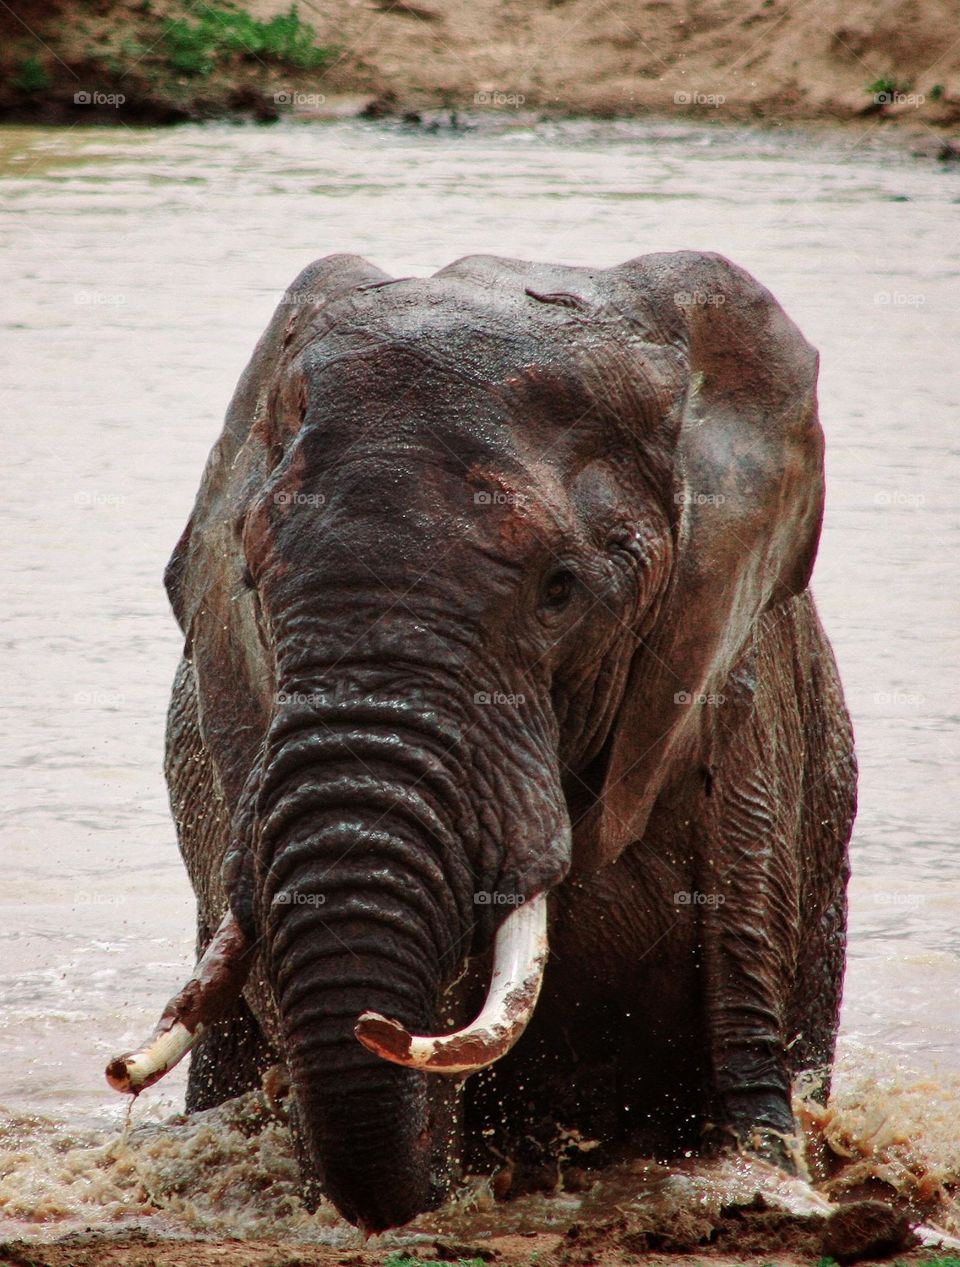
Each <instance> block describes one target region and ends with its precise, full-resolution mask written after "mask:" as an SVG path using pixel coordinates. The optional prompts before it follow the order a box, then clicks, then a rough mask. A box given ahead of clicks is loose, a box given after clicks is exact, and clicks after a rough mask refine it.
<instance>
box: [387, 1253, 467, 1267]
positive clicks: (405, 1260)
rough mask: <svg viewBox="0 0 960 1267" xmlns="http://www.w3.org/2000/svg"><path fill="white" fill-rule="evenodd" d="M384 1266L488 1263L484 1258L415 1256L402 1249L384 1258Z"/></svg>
mask: <svg viewBox="0 0 960 1267" xmlns="http://www.w3.org/2000/svg"><path fill="white" fill-rule="evenodd" d="M383 1267H487V1264H486V1263H485V1262H484V1261H483V1259H482V1258H458V1259H457V1260H456V1261H455V1262H452V1261H451V1260H450V1259H449V1258H430V1259H422V1258H415V1257H411V1256H410V1255H409V1254H408V1253H407V1251H406V1250H403V1249H401V1250H398V1251H397V1252H396V1253H393V1254H390V1255H388V1257H386V1258H385V1259H384V1260H383Z"/></svg>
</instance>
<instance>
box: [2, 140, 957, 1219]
mask: <svg viewBox="0 0 960 1267" xmlns="http://www.w3.org/2000/svg"><path fill="white" fill-rule="evenodd" d="M0 213H2V215H0V246H2V256H0V261H2V262H0V269H2V272H3V284H2V290H0V293H2V296H3V299H2V316H0V321H2V325H3V333H4V347H5V349H6V351H7V353H8V356H7V358H6V360H7V363H6V368H5V371H4V377H3V384H2V395H0V404H2V409H3V418H4V422H3V432H2V434H3V446H4V456H3V461H4V466H5V474H4V480H3V488H4V497H3V499H2V502H0V517H2V519H3V520H4V523H3V528H4V539H5V541H6V542H7V543H8V549H7V550H6V552H5V554H6V557H5V563H4V567H5V570H6V577H5V582H4V586H5V588H4V593H5V606H4V617H5V619H4V622H3V640H4V646H3V656H2V661H0V673H2V675H3V697H4V703H5V710H6V712H5V718H4V725H3V728H2V736H0V744H2V762H3V766H4V775H5V776H6V777H5V793H4V803H5V809H6V815H5V820H4V823H3V839H4V844H3V851H4V852H3V859H4V861H3V871H2V874H3V877H4V881H5V883H4V884H3V885H2V886H0V1105H2V1106H3V1113H2V1115H0V1175H2V1176H3V1178H0V1213H4V1212H5V1213H6V1214H7V1215H8V1216H9V1217H10V1218H12V1219H13V1220H15V1221H16V1222H20V1221H21V1220H27V1221H31V1220H32V1222H31V1226H32V1227H33V1229H34V1231H35V1232H38V1231H42V1232H44V1234H47V1235H49V1234H53V1233H54V1232H59V1231H62V1230H64V1228H66V1227H69V1226H73V1225H75V1223H76V1221H77V1220H82V1222H83V1223H84V1224H88V1223H90V1222H91V1221H97V1220H107V1221H116V1220H118V1219H119V1220H121V1221H124V1220H128V1219H132V1218H145V1219H149V1220H156V1219H157V1218H162V1219H163V1220H165V1221H166V1224H167V1225H168V1226H169V1227H170V1229H171V1230H180V1231H184V1232H190V1231H196V1230H203V1229H206V1230H219V1231H230V1230H233V1231H234V1232H235V1233H237V1234H256V1231H257V1230H258V1228H259V1227H260V1225H261V1224H260V1222H259V1221H262V1220H267V1221H269V1220H270V1219H271V1218H272V1219H274V1220H276V1218H278V1217H279V1218H281V1219H286V1220H288V1221H289V1227H290V1230H291V1231H292V1232H295V1233H297V1234H299V1232H303V1234H304V1235H306V1234H308V1233H309V1234H311V1235H312V1234H314V1233H316V1231H317V1228H318V1227H320V1226H327V1225H328V1224H330V1218H329V1215H324V1214H323V1213H322V1212H321V1215H320V1216H318V1218H319V1220H320V1221H319V1223H318V1222H317V1221H310V1220H308V1219H307V1218H306V1216H305V1215H304V1214H303V1212H302V1210H300V1209H299V1207H298V1206H297V1203H296V1201H295V1199H294V1196H293V1187H292V1183H293V1180H292V1169H291V1163H290V1158H289V1152H288V1149H287V1145H286V1142H285V1132H284V1128H283V1127H282V1125H279V1124H277V1123H273V1122H272V1121H271V1122H269V1123H268V1125H267V1127H266V1129H265V1130H264V1131H262V1132H260V1133H259V1134H257V1135H256V1136H255V1138H254V1140H253V1141H251V1139H249V1138H248V1135H249V1130H240V1129H239V1128H237V1127H235V1126H234V1125H231V1124H230V1123H229V1122H228V1121H225V1120H223V1119H221V1118H220V1117H214V1119H213V1120H212V1121H210V1122H205V1123H202V1124H194V1123H188V1124H181V1125H179V1126H176V1125H167V1126H163V1127H160V1126H158V1125H157V1124H158V1123H160V1122H161V1121H162V1120H163V1119H164V1118H165V1117H167V1116H168V1115H169V1114H170V1113H171V1112H173V1111H175V1110H176V1109H177V1108H178V1107H179V1103H180V1096H181V1095H182V1085H183V1076H182V1072H180V1071H178V1072H177V1073H176V1074H174V1075H172V1076H171V1078H170V1079H169V1080H168V1081H167V1082H165V1083H164V1084H163V1086H162V1088H158V1089H156V1090H155V1091H153V1092H151V1093H149V1094H148V1095H146V1096H144V1097H143V1099H142V1101H141V1103H140V1104H138V1105H137V1107H136V1110H135V1113H134V1121H135V1123H136V1126H135V1128H134V1130H133V1132H132V1133H131V1135H130V1138H129V1140H128V1141H126V1142H121V1140H120V1138H119V1132H120V1129H121V1126H122V1123H123V1117H124V1106H123V1105H122V1104H121V1103H120V1101H119V1100H118V1099H117V1098H116V1097H114V1096H113V1095H112V1093H110V1092H109V1091H108V1089H107V1087H106V1085H105V1083H104V1081H103V1078H102V1068H103V1065H104V1063H105V1061H106V1059H107V1057H108V1056H109V1055H110V1054H112V1053H113V1052H114V1051H116V1050H117V1049H118V1048H122V1047H123V1046H124V1045H125V1044H129V1043H131V1042H133V1041H134V1040H135V1039H137V1038H139V1037H140V1036H142V1034H143V1033H144V1032H145V1031H146V1030H147V1029H148V1028H149V1027H150V1025H151V1024H152V1022H153V1020H154V1019H155V1016H156V1011H157V1007H158V1005H160V1004H162V1002H163V1001H164V1000H165V999H166V998H167V997H168V996H169V994H170V993H171V988H172V987H173V986H174V985H175V984H176V983H178V982H179V981H180V980H181V979H182V977H183V975H184V972H185V970H186V969H188V967H189V966H190V964H191V962H192V941H193V933H192V899H191V895H190V892H189V888H188V885H187V883H186V879H185V877H184V874H183V872H182V870H181V867H180V865H179V862H178V859H177V854H176V849H175V845H174V837H173V829H172V826H171V823H170V820H169V817H168V812H167V807H166V802H165V792H164V787H163V782H162V777H161V773H160V761H161V740H162V728H163V713H164V708H165V700H166V694H167V690H168V685H169V681H170V678H171V675H172V672H173V668H174V664H175V662H176V659H177V656H178V650H179V646H178V638H177V635H176V631H175V628H174V624H173V621H172V618H171V617H170V616H169V614H168V611H167V608H166V604H165V599H164V596H163V592H162V589H161V585H160V574H161V571H162V567H163V564H164V562H165V560H166V558H167V556H168V554H169V551H170V549H171V547H172V545H173V543H174V541H175V540H176V537H177V535H178V534H179V532H180V529H181V527H182V526H183V523H184V522H185V520H186V517H187V514H188V511H189V508H190V504H191V501H192V497H193V493H194V490H195V487H196V484H197V481H198V478H199V474H200V470H201V466H202V463H203V460H204V458H205V456H206V453H207V451H208V449H209V447H210V444H211V443H212V441H213V439H214V438H215V436H216V434H217V431H218V429H219V424H220V419H221V416H222V412H223V409H224V406H225V404H226V401H227V398H228V396H229V394H230V392H231V390H232V388H233V385H234V383H235V381H236V378H237V376H238V374H239V372H240V370H241V369H242V367H243V364H244V362H245V360H246V358H247V356H248V354H249V352H250V350H251V348H252V346H253V343H254V341H255V339H256V338H257V336H258V335H259V333H260V331H261V330H262V328H263V326H264V325H265V323H266V321H267V319H268V317H269V315H270V312H271V311H272V309H273V307H274V305H275V303H276V301H277V299H278V297H279V294H280V292H281V291H282V289H283V287H284V286H285V284H286V283H287V282H288V281H289V280H290V279H291V278H292V277H293V276H294V275H295V274H296V273H297V272H298V270H299V269H300V268H301V267H302V266H303V265H304V264H305V263H306V262H308V261H309V260H311V259H313V258H314V257H316V256H317V255H321V254H325V253H328V252H332V251H357V252H360V253H361V254H365V255H368V256H369V257H370V258H371V259H372V260H374V261H375V262H376V263H377V264H379V265H381V266H382V267H384V268H386V269H390V270H396V271H398V272H403V273H405V274H409V273H421V272H427V271H430V270H432V269H434V268H437V267H439V266H441V265H442V264H444V263H446V262H448V261H450V260H451V259H453V258H455V257H457V256H458V255H461V254H465V253H468V252H473V251H494V252H499V253H502V254H513V255H518V256H531V257H536V258H543V259H559V260H565V261H569V262H574V263H593V264H601V265H606V264H612V263H615V262H618V261H621V260H623V259H626V258H629V257H630V256H631V255H635V254H638V253H641V252H644V251H650V250H667V249H674V248H681V247H693V248H703V249H712V250H719V251H721V252H723V253H725V254H727V255H730V256H731V257H733V258H734V259H736V260H737V261H738V262H740V263H741V264H744V265H745V266H746V267H747V268H748V269H750V270H751V271H753V272H755V273H756V274H757V275H758V276H759V277H760V278H762V279H763V280H764V281H765V282H766V283H767V284H768V285H769V286H770V287H771V288H772V289H773V290H774V292H775V293H776V294H777V295H778V297H779V298H780V299H781V300H782V302H783V303H784V304H785V305H786V307H787V309H788V310H789V311H790V312H791V314H792V315H793V316H794V317H795V318H796V319H797V320H798V322H799V324H800V325H801V326H802V328H803V329H804V331H805V332H806V333H807V335H808V337H809V338H810V339H811V340H812V341H813V342H814V343H815V344H817V345H818V346H819V347H820V349H821V352H822V356H823V364H822V379H821V382H822V413H823V418H824V422H825V426H826V431H827V435H828V475H829V501H828V510H827V519H826V525H825V530H824V538H823V545H822V548H821V553H820V560H819V564H818V568H817V572H816V577H815V591H816V594H817V597H818V600H819V603H820V607H821V610H822V613H823V615H824V618H825V621H826V624H827V626H828V629H829V631H830V633H831V635H832V638H833V641H834V645H835V647H836V649H837V653H838V657H839V660H840V664H841V670H842V672H843V675H844V678H845V681H846V684H847V689H848V695H849V700H850V704H851V707H852V711H853V714H854V718H855V721H856V725H857V732H858V740H859V749H860V760H861V765H862V784H861V797H862V808H861V812H860V819H859V823H858V827H857V834H856V840H855V844H854V880H853V885H852V930H851V940H850V966H849V973H848V984H847V992H846V1000H845V1005H844V1016H843V1042H842V1057H841V1063H840V1073H839V1077H838V1099H837V1103H836V1115H837V1116H836V1120H835V1121H834V1122H833V1125H832V1127H830V1128H829V1129H832V1130H833V1131H834V1135H835V1136H836V1139H837V1140H840V1139H841V1136H842V1138H843V1139H846V1140H847V1144H846V1145H844V1147H846V1149H847V1151H848V1152H849V1151H851V1146H850V1143H849V1141H850V1139H851V1138H854V1137H855V1138H856V1139H859V1140H866V1141H867V1143H866V1144H865V1145H864V1147H865V1148H866V1150H867V1152H868V1153H869V1151H870V1148H871V1147H873V1148H874V1149H875V1150H879V1153H878V1156H879V1155H880V1153H882V1160H883V1164H884V1165H887V1166H888V1167H889V1166H893V1169H892V1170H890V1171H889V1174H890V1175H892V1176H894V1177H895V1178H896V1177H897V1176H899V1179H898V1182H899V1181H900V1180H903V1175H904V1174H914V1173H916V1174H919V1173H927V1174H928V1173H935V1174H937V1175H939V1176H940V1177H949V1175H951V1174H955V1173H960V1147H958V1145H957V1144H956V1143H955V1142H954V1141H955V1137H957V1136H960V1109H957V1108H955V1105H956V1103H957V1100H956V1098H955V1097H956V1090H957V1077H958V1074H960V1008H958V1006H957V1000H958V993H960V990H958V983H960V934H958V931H957V930H958V928H960V876H958V874H957V871H956V867H955V834H956V830H955V829H956V821H957V820H956V813H955V772H956V763H957V755H958V744H957V715H958V712H960V709H958V701H957V685H956V677H955V675H952V674H951V672H950V669H951V665H952V664H953V663H955V660H956V651H957V646H956V637H957V635H956V630H957V628H958V623H960V622H958V619H957V617H958V612H957V606H956V598H955V590H956V571H955V559H956V556H957V553H958V549H960V504H958V499H957V488H958V487H960V469H958V468H960V460H958V446H957V439H956V435H957V429H956V424H957V419H958V414H960V361H958V357H957V347H958V346H960V305H958V303H957V295H958V275H960V237H958V235H957V233H956V224H957V217H958V215H960V176H958V174H957V173H955V172H950V171H945V170H940V169H938V168H937V167H936V166H935V165H934V164H933V163H931V162H930V161H923V162H921V161H918V160H916V159H913V158H911V157H909V155H906V154H890V153H887V154H884V153H882V151H881V150H880V149H879V148H876V147H873V146H871V145H870V144H869V143H868V144H862V143H861V144H856V143H855V142H854V140H853V139H852V138H851V139H847V140H843V139H841V140H836V139H829V138H826V139H817V140H809V139H804V138H802V137H798V136H789V135H787V136H771V135H761V134H758V133H753V132H750V131H747V130H731V129H725V128H720V127H717V128H710V129H679V128H671V129H667V128H664V127H651V126H640V125H629V126H628V125H613V124H610V125H593V124H589V125H588V124H566V125H562V126H560V125H540V126H538V127H535V128H532V127H526V126H523V125H520V124H518V125H514V126H500V127H496V126H490V125H489V124H488V125H487V126H485V127H479V128H477V129H475V130H471V131H466V132H461V133H454V132H450V131H449V130H446V131H444V130H441V131H438V132H436V133H433V134H424V133H422V132H415V131H403V130H394V129H388V128H383V127H377V126H373V125H362V124H357V123H342V124H328V125H312V126H309V125H306V126H297V125H289V126H285V127H277V128H273V129H269V130H265V129H253V128H228V127H211V128H207V129H196V128H184V129H180V130H177V131H162V132H161V131H151V130H145V131H137V132H134V131H131V130H130V129H127V128H124V127H118V128H117V129H116V130H112V131H107V130H104V131H93V130H84V129H81V128H72V129H63V130H52V131H34V130H29V129H7V130H2V131H0ZM251 1111H252V1112H253V1110H251ZM254 1116H256V1113H254ZM151 1124H152V1125H151ZM822 1126H823V1124H821V1127H822ZM828 1126H829V1124H828ZM818 1129H820V1128H818ZM844 1131H846V1132H847V1133H846V1134H845V1135H844V1134H843V1132H844ZM837 1132H840V1134H837ZM884 1150H886V1151H884ZM862 1151H863V1150H862V1148H860V1147H859V1146H857V1147H853V1148H852V1152H853V1154H854V1157H853V1159H848V1160H849V1162H850V1164H851V1165H854V1164H857V1165H859V1164H861V1163H860V1162H858V1161H857V1160H856V1158H857V1157H858V1156H860V1154H861V1153H862ZM891 1159H892V1160H891ZM874 1162H876V1164H878V1165H879V1164H880V1163H879V1161H877V1158H876V1157H875V1158H874V1160H873V1161H871V1162H870V1163H869V1164H871V1165H873V1164H874ZM208 1163H209V1164H208ZM898 1166H899V1167H900V1169H899V1170H898V1169H897V1167H898ZM245 1175H246V1176H247V1178H248V1179H249V1182H247V1183H245V1182H244V1176H245ZM903 1182H905V1183H906V1182H907V1180H903ZM185 1193H186V1194H187V1195H184V1194H185ZM580 1199H581V1198H579V1197H569V1196H564V1197H558V1198H555V1199H554V1200H556V1201H560V1202H562V1201H568V1202H569V1201H573V1202H576V1201H578V1200H580ZM477 1200H478V1201H480V1204H481V1205H482V1203H483V1199H482V1194H481V1196H480V1197H478V1198H477ZM531 1200H534V1199H531ZM537 1200H540V1199H537ZM188 1206H189V1207H190V1208H189V1209H187V1207H188ZM551 1208H552V1209H553V1214H550V1212H549V1211H548V1210H546V1209H545V1208H541V1207H537V1210H532V1209H527V1215H528V1216H529V1217H530V1218H534V1219H536V1218H540V1219H546V1220H548V1221H549V1218H552V1217H554V1215H556V1213H557V1210H558V1209H559V1207H551ZM157 1210H160V1211H162V1214H161V1215H157V1214H156V1213H153V1212H154V1211H157ZM271 1211H272V1213H271ZM537 1211H539V1212H537ZM491 1217H492V1216H491ZM497 1217H498V1218H499V1217H500V1216H499V1215H498V1216H497ZM272 1226H274V1227H275V1226H276V1224H275V1223H274V1224H273V1225H272ZM298 1229H299V1232H298ZM334 1233H337V1229H336V1227H335V1226H334V1225H331V1227H330V1234H331V1235H332V1234H334ZM337 1234H339V1233H337Z"/></svg>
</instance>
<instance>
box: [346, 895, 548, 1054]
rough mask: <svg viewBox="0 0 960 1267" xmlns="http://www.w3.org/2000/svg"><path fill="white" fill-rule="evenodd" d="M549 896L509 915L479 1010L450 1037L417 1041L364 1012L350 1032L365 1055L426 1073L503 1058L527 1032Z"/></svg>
mask: <svg viewBox="0 0 960 1267" xmlns="http://www.w3.org/2000/svg"><path fill="white" fill-rule="evenodd" d="M548 951H549V947H548V944H547V898H546V894H544V893H541V894H538V896H537V897H535V898H533V899H532V901H530V902H527V903H524V905H523V906H520V907H518V908H517V910H515V911H513V912H512V913H511V914H510V915H509V916H508V917H507V919H505V920H504V922H503V924H502V925H501V926H500V930H499V932H498V933H497V936H496V940H495V942H494V951H493V975H492V976H491V979H490V988H489V990H488V991H487V998H486V1002H485V1003H484V1005H483V1010H482V1011H481V1012H480V1015H479V1016H478V1017H477V1019H476V1020H475V1021H473V1022H472V1024H470V1025H467V1026H466V1027H465V1028H464V1029H459V1030H456V1031H455V1032H454V1033H452V1034H443V1035H438V1036H436V1037H419V1036H416V1035H413V1034H410V1033H409V1032H408V1031H407V1030H406V1029H404V1027H403V1026H402V1025H401V1024H400V1023H399V1022H398V1021H391V1020H388V1019H387V1018H386V1017H385V1016H381V1015H380V1014H379V1013H378V1012H364V1013H363V1015H362V1016H361V1017H360V1018H359V1019H358V1021H357V1024H356V1027H355V1029H354V1033H355V1034H356V1036H357V1038H358V1039H359V1040H360V1042H361V1043H363V1045H364V1047H366V1048H367V1050H368V1051H372V1052H374V1053H375V1054H376V1055H378V1056H382V1057H383V1059H384V1060H391V1061H393V1063H394V1064H397V1065H405V1066H406V1067H407V1068H409V1069H422V1070H424V1071H425V1072H427V1073H451V1074H465V1073H473V1072H474V1071H475V1070H477V1069H483V1068H485V1067H486V1066H487V1065H492V1064H493V1063H494V1062H495V1061H497V1060H499V1059H500V1057H501V1056H505V1055H506V1054H507V1052H508V1051H509V1050H510V1048H511V1047H512V1046H513V1045H514V1043H515V1042H516V1041H517V1039H518V1038H519V1037H520V1035H521V1034H522V1033H523V1031H524V1030H525V1029H526V1027H527V1024H528V1022H529V1020H530V1017H531V1016H532V1015H533V1009H534V1008H535V1007H536V1004H537V997H538V995H539V994H540V985H541V982H542V981H543V970H544V968H545V966H546V962H547V954H548Z"/></svg>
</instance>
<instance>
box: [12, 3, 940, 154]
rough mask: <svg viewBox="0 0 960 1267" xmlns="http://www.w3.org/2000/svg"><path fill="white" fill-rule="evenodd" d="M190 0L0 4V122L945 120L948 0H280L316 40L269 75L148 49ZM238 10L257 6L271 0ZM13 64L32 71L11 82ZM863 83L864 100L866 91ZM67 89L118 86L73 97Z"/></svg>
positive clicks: (247, 61)
mask: <svg viewBox="0 0 960 1267" xmlns="http://www.w3.org/2000/svg"><path fill="white" fill-rule="evenodd" d="M230 2H231V0H217V3H218V4H219V5H220V6H223V7H226V6H227V5H228V4H229V3H230ZM209 7H210V6H200V7H197V5H196V0H153V3H146V2H145V0H96V2H94V0H17V3H16V6H15V11H14V7H12V6H7V5H3V6H0V71H3V72H4V74H3V75H2V76H0V118H3V117H6V118H22V119H30V118H36V119H39V120H48V121H54V122H55V121H63V120H64V119H65V118H75V119H77V120H86V121H92V120H94V119H95V120H96V121H98V122H113V123H130V122H135V121H164V120H171V121H173V120H176V119H185V118H204V117H220V116H229V115H231V114H233V115H247V116H253V117H256V118H260V119H265V120H266V119H271V118H274V117H277V115H278V114H282V113H285V112H287V111H289V110H293V111H294V112H298V113H301V114H308V115H309V114H314V115H318V114H319V115H322V114H325V113H326V114H330V113H334V114H336V113H356V112H358V111H360V110H367V111H369V112H370V113H372V114H378V113H379V114H389V113H397V114H401V115H402V114H405V113H406V114H411V113H417V112H422V111H429V110H437V109H441V110H445V111H447V112H449V111H450V110H454V109H455V110H458V111H463V110H470V111H481V112H490V113H495V114H496V115H498V116H504V115H506V116H508V117H509V116H510V115H511V114H516V113H517V112H523V111H531V110H532V111H534V112H537V113H544V112H546V113H558V112H559V113H574V114H597V115H603V116H630V115H641V114H648V113H653V114H656V115H660V116H667V117H683V116H688V115H696V116H699V117H701V118H707V119H713V120H715V121H717V122H719V123H722V122H731V121H734V120H737V121H739V120H745V119H761V120H765V121H770V122H777V121H796V120H824V119H829V120H834V121H846V122H854V123H856V122H858V121H859V122H860V123H861V124H863V123H865V124H866V125H868V126H870V127H884V128H887V129H890V128H891V126H892V125H894V124H899V125H903V124H906V125H907V126H908V127H911V128H914V129H925V128H931V129H938V130H939V129H942V128H944V127H949V126H952V125H954V124H957V123H960V38H958V28H957V18H956V8H955V4H954V3H953V0H684V2H683V3H674V2H673V0H641V3H637V2H636V0H471V3H469V4H464V3H462V0H300V4H299V12H300V15H301V17H302V18H303V19H304V20H305V21H307V22H309V23H310V24H311V25H312V26H313V27H314V29H315V31H316V38H317V42H318V43H319V44H322V45H324V46H326V47H330V48H331V49H333V50H335V51H334V53H333V56H332V58H331V61H330V62H329V64H328V65H326V66H324V67H323V68H322V69H320V70H315V71H310V72H304V71H293V70H291V71H285V70H284V69H283V68H282V67H278V66H276V65H273V64H267V63H265V62H264V61H263V60H262V59H258V58H255V57H243V56H238V57H235V58H233V59H232V60H230V59H228V61H227V62H225V63H223V64H218V66H217V68H216V70H215V72H214V73H213V74H212V75H210V76H208V77H206V78H194V79H191V78H189V77H186V78H185V77H183V76H182V75H179V76H178V75H177V74H175V73H173V72H172V71H171V70H170V68H169V66H165V65H164V64H163V61H162V58H160V57H159V53H158V50H160V49H161V48H162V29H163V24H164V23H165V22H166V21H168V19H169V18H170V17H173V16H183V14H184V13H187V14H188V15H189V14H191V13H194V12H197V13H199V12H200V9H201V8H209ZM246 7H247V8H249V9H250V11H251V12H252V13H253V14H254V15H255V16H257V17H260V18H269V17H271V16H273V15H275V14H276V13H278V12H281V11H286V10H287V9H288V8H289V0H246ZM25 61H29V62H30V67H28V71H30V72H31V73H28V74H27V75H26V77H25V75H24V65H25ZM38 67H39V71H38ZM31 74H32V77H33V79H34V81H35V83H34V86H33V87H29V86H28V87H24V84H25V83H27V84H28V85H29V81H30V80H31ZM44 78H45V79H46V82H45V83H43V84H42V85H40V86H36V85H37V83H38V82H39V80H42V79H44ZM877 84H881V85H882V86H883V91H882V92H881V93H880V95H879V96H878V95H877V93H876V92H874V93H871V92H869V91H868V88H869V87H870V86H871V85H874V86H876V85H877ZM78 89H79V90H80V91H86V92H88V93H90V94H95V93H100V94H102V95H107V96H109V95H111V94H113V95H116V94H120V95H122V96H123V98H124V100H123V102H122V104H121V105H120V106H119V107H118V106H116V105H115V104H112V103H106V104H101V106H100V107H97V105H96V103H95V102H94V103H91V102H89V101H87V102H83V103H81V104H80V105H79V106H78V105H77V104H76V103H75V102H74V96H75V94H76V91H77V90H78ZM897 130H900V129H899V128H898V129H897Z"/></svg>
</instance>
